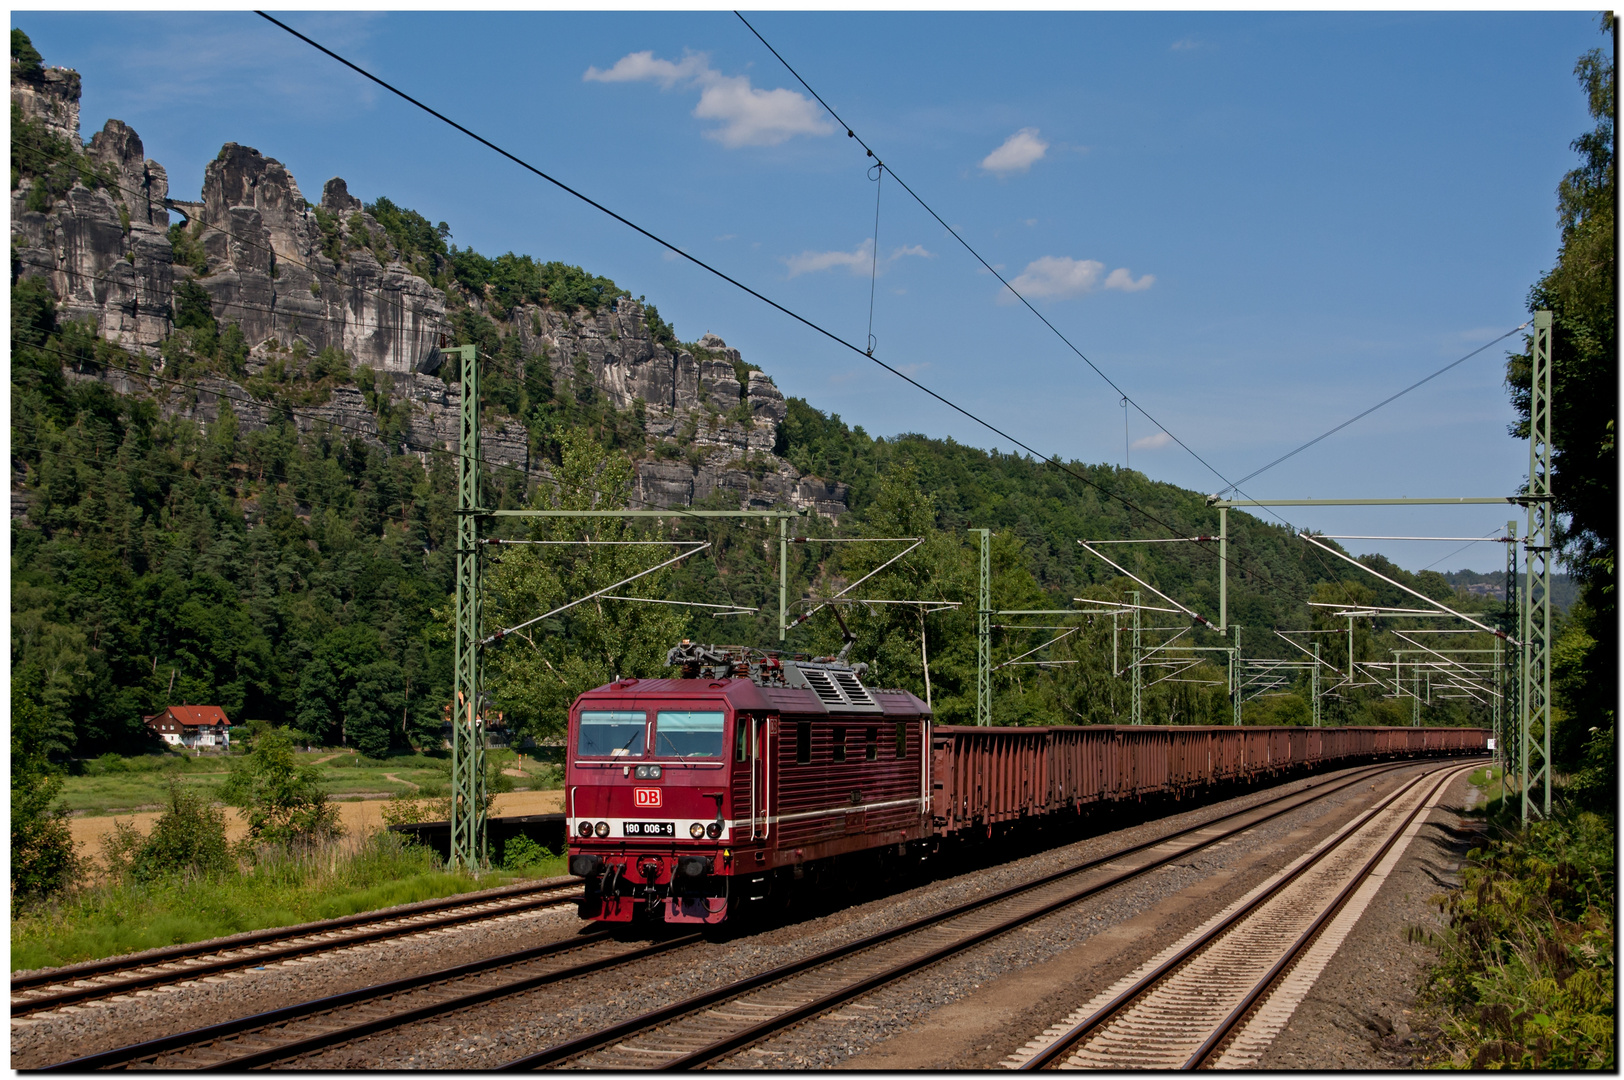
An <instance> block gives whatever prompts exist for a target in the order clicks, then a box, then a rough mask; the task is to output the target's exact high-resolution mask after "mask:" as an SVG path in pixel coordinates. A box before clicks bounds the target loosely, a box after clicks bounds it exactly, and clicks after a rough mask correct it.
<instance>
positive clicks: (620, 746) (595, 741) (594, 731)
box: [575, 712, 648, 757]
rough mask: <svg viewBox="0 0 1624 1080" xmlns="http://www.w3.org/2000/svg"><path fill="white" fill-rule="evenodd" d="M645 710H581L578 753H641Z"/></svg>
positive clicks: (602, 754) (590, 754)
mask: <svg viewBox="0 0 1624 1080" xmlns="http://www.w3.org/2000/svg"><path fill="white" fill-rule="evenodd" d="M647 727H648V713H642V712H583V713H582V714H581V734H580V737H579V739H578V741H577V742H576V745H575V752H576V754H577V755H579V756H580V757H642V756H643V735H644V732H645V730H646V728H647Z"/></svg>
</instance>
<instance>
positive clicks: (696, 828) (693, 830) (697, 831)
mask: <svg viewBox="0 0 1624 1080" xmlns="http://www.w3.org/2000/svg"><path fill="white" fill-rule="evenodd" d="M688 835H689V836H691V837H693V838H694V839H695V840H698V839H699V838H700V837H702V836H704V835H705V826H703V825H701V824H700V823H699V822H697V821H696V822H694V823H693V824H692V825H690V826H688Z"/></svg>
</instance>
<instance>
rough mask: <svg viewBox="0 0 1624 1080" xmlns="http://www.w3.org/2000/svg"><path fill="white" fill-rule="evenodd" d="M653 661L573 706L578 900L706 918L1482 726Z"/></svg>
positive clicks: (790, 663) (799, 664)
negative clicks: (653, 667)
mask: <svg viewBox="0 0 1624 1080" xmlns="http://www.w3.org/2000/svg"><path fill="white" fill-rule="evenodd" d="M667 663H668V664H670V665H671V666H674V667H678V668H680V669H681V671H680V676H681V677H680V678H674V679H629V678H628V679H620V680H617V681H615V682H612V683H609V684H608V685H606V686H600V687H598V688H597V689H596V690H590V691H588V692H587V693H584V694H582V695H581V696H580V697H579V698H577V699H576V701H575V703H574V705H573V706H572V707H571V708H570V716H569V747H568V754H567V757H566V768H565V778H564V782H565V806H564V813H565V815H566V826H567V828H568V831H569V852H570V858H569V866H570V872H571V873H573V874H575V875H577V876H579V877H582V878H584V879H585V880H586V891H585V897H584V899H583V900H582V901H581V908H580V910H581V915H582V916H583V917H584V918H589V919H595V920H600V921H605V922H630V921H632V920H634V919H649V920H653V921H658V922H668V923H720V922H723V921H725V920H726V919H728V918H729V917H730V915H732V914H736V913H737V911H738V909H739V908H740V907H741V906H742V905H745V904H748V903H750V902H752V901H758V900H762V899H765V898H766V897H769V896H778V897H783V896H785V895H786V894H789V893H791V892H793V891H794V889H795V888H796V887H797V886H796V883H797V882H803V881H807V880H808V879H810V882H812V883H815V882H818V881H821V880H827V879H830V878H832V877H835V878H837V877H838V876H839V875H841V874H843V873H859V872H862V873H866V872H873V871H874V870H875V869H876V868H881V869H883V868H884V867H885V866H886V865H887V864H891V863H894V862H895V861H900V860H910V859H912V860H917V859H918V858H920V857H924V856H926V855H928V854H929V853H931V852H933V851H936V850H939V849H940V847H941V846H942V845H943V844H944V843H947V842H953V841H960V840H969V839H981V840H985V839H991V838H994V837H996V836H999V835H1001V834H1003V833H1005V832H1007V831H1009V830H1012V829H1016V828H1020V827H1022V826H1026V825H1030V824H1032V823H1034V822H1043V821H1054V820H1056V819H1057V818H1058V817H1059V816H1061V815H1071V816H1073V817H1075V816H1076V815H1078V814H1080V813H1082V812H1084V811H1085V810H1086V809H1088V808H1091V807H1097V806H1101V805H1107V806H1108V804H1110V803H1113V802H1122V801H1124V800H1143V799H1146V798H1151V797H1174V798H1177V797H1182V796H1188V795H1195V794H1199V793H1201V792H1203V791H1205V790H1211V789H1213V788H1215V787H1217V786H1219V785H1226V784H1235V783H1251V782H1259V781H1265V780H1270V779H1275V778H1281V777H1284V776H1286V775H1288V774H1292V773H1300V772H1303V771H1306V770H1309V769H1313V768H1316V767H1320V766H1326V765H1345V764H1358V763H1363V762H1368V761H1376V760H1390V759H1396V758H1406V757H1420V756H1437V755H1449V754H1465V753H1475V752H1482V751H1483V750H1484V749H1485V747H1486V745H1487V742H1486V736H1487V732H1486V731H1484V730H1483V729H1481V728H1377V727H1352V728H1285V727H1266V728H1258V727H1153V726H1142V727H1128V726H1103V725H1102V726H1091V727H946V726H936V725H933V724H932V723H931V710H930V708H929V707H928V706H927V705H926V704H925V703H924V702H923V701H920V700H919V699H918V698H917V697H915V696H914V695H913V694H911V693H909V692H908V691H906V690H882V689H876V688H870V687H868V686H866V685H864V683H863V682H862V678H863V676H864V675H865V674H867V668H866V665H863V664H847V663H845V662H844V659H843V658H836V657H824V658H820V659H816V660H804V659H791V658H786V657H780V656H778V655H775V654H772V653H763V652H758V651H755V650H749V649H744V648H740V647H733V646H728V647H714V646H706V645H697V644H692V643H689V642H687V641H684V642H683V643H682V644H681V645H679V646H677V647H676V648H673V649H672V650H671V651H670V653H669V654H668V656H667Z"/></svg>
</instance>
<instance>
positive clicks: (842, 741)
mask: <svg viewBox="0 0 1624 1080" xmlns="http://www.w3.org/2000/svg"><path fill="white" fill-rule="evenodd" d="M834 731H835V760H836V761H845V760H846V729H845V728H843V727H837V728H835V729H834Z"/></svg>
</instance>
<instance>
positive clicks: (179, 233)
mask: <svg viewBox="0 0 1624 1080" xmlns="http://www.w3.org/2000/svg"><path fill="white" fill-rule="evenodd" d="M202 227H203V226H202V223H198V224H197V225H192V224H191V223H189V222H184V221H177V222H175V223H174V224H173V225H171V226H169V247H170V250H171V252H172V253H173V254H172V258H173V259H174V261H175V265H176V266H186V267H190V268H191V269H192V270H193V271H194V272H196V274H197V275H198V276H199V277H203V276H205V275H206V274H208V272H209V257H208V256H207V255H205V254H204V253H203V242H202V241H201V240H199V239H198V236H197V234H198V231H199V230H200V229H202Z"/></svg>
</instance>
